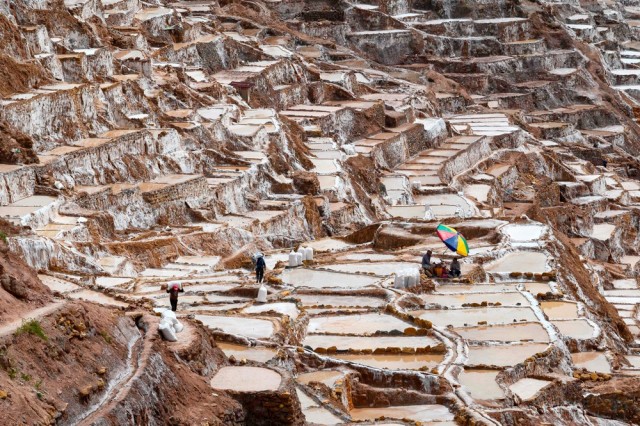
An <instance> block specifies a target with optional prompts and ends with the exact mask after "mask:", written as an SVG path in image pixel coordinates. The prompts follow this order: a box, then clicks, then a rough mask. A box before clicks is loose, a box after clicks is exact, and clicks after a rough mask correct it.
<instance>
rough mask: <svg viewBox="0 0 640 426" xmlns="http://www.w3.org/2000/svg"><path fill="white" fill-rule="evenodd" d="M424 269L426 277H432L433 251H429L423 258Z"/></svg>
mask: <svg viewBox="0 0 640 426" xmlns="http://www.w3.org/2000/svg"><path fill="white" fill-rule="evenodd" d="M422 269H423V270H424V273H425V275H426V276H431V250H427V252H426V253H425V254H424V256H422Z"/></svg>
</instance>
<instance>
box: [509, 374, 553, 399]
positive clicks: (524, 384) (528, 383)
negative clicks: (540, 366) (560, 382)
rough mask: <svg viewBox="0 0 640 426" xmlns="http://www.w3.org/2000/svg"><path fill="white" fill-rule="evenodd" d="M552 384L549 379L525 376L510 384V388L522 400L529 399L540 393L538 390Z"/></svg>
mask: <svg viewBox="0 0 640 426" xmlns="http://www.w3.org/2000/svg"><path fill="white" fill-rule="evenodd" d="M550 384H551V382H549V381H547V380H538V379H529V378H524V379H520V380H518V381H517V382H515V383H514V384H512V385H511V386H509V389H510V390H511V392H513V393H514V394H516V395H517V396H518V397H519V398H520V399H521V400H523V401H529V400H531V399H533V398H534V397H535V396H536V395H538V392H540V391H541V390H542V389H544V388H545V387H547V386H549V385H550Z"/></svg>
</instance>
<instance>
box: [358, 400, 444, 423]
mask: <svg viewBox="0 0 640 426" xmlns="http://www.w3.org/2000/svg"><path fill="white" fill-rule="evenodd" d="M349 414H351V418H352V419H353V420H357V421H363V420H375V419H378V418H380V417H385V418H392V419H410V420H414V421H419V422H434V421H451V420H453V417H454V416H453V414H452V413H451V411H449V409H448V408H447V407H445V406H444V405H436V404H434V405H403V406H395V407H381V408H354V409H352V410H351V411H350V412H349Z"/></svg>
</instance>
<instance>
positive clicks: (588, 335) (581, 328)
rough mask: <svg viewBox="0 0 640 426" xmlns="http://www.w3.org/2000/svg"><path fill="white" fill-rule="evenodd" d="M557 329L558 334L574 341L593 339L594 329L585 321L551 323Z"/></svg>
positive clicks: (557, 321)
mask: <svg viewBox="0 0 640 426" xmlns="http://www.w3.org/2000/svg"><path fill="white" fill-rule="evenodd" d="M551 322H552V323H553V325H555V326H556V327H558V330H560V333H562V334H563V335H565V336H568V337H572V338H574V339H592V338H594V337H595V329H594V328H593V326H592V325H591V324H589V322H588V321H587V320H586V319H576V320H568V321H559V320H556V321H551Z"/></svg>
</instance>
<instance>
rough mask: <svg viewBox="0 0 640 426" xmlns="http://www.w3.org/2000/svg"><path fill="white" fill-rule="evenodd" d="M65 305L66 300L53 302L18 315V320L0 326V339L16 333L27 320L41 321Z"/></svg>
mask: <svg viewBox="0 0 640 426" xmlns="http://www.w3.org/2000/svg"><path fill="white" fill-rule="evenodd" d="M66 303H67V301H66V300H59V301H55V302H53V303H49V304H48V305H45V306H43V307H41V308H38V309H34V310H32V311H28V312H25V313H23V314H21V315H20V318H17V319H15V320H13V321H10V322H8V323H6V324H2V325H0V338H3V337H6V336H8V335H10V334H13V333H15V332H16V330H17V329H18V328H20V326H21V325H22V322H23V321H25V320H29V319H37V320H39V319H41V318H43V317H46V316H47V315H49V314H51V313H53V312H55V311H57V310H58V309H60V308H61V307H62V306H64V305H65V304H66Z"/></svg>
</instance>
